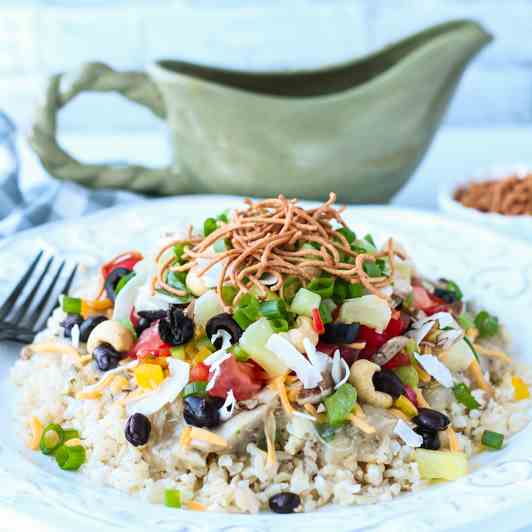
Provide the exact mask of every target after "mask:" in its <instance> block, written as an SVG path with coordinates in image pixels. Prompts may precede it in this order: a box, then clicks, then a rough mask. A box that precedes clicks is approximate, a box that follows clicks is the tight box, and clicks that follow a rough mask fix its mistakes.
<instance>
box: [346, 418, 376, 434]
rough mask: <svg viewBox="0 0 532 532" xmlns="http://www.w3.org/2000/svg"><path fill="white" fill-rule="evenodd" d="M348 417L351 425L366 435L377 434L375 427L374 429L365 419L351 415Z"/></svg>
mask: <svg viewBox="0 0 532 532" xmlns="http://www.w3.org/2000/svg"><path fill="white" fill-rule="evenodd" d="M348 417H349V420H350V421H351V423H353V425H355V427H357V428H358V429H360V430H361V431H362V432H364V433H365V434H375V432H376V431H375V427H372V426H371V425H370V424H369V423H368V422H367V421H366V420H365V419H364V418H362V417H359V416H355V415H354V414H350V415H349V416H348Z"/></svg>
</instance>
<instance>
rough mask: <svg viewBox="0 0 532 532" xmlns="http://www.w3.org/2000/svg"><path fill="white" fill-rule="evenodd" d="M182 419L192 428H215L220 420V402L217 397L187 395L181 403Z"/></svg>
mask: <svg viewBox="0 0 532 532" xmlns="http://www.w3.org/2000/svg"><path fill="white" fill-rule="evenodd" d="M183 403H184V406H183V417H184V418H185V421H186V422H187V423H188V424H189V425H192V426H193V427H207V428H213V427H217V426H218V425H219V424H220V422H221V420H220V412H219V410H218V409H219V408H220V406H221V405H220V401H219V400H218V398H217V397H209V396H207V397H198V396H195V395H189V396H188V397H186V398H185V399H184V401H183Z"/></svg>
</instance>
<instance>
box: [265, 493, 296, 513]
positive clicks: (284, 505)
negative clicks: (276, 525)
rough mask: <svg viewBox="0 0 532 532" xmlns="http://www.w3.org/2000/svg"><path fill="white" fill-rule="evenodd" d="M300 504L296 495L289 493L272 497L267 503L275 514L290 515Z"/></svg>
mask: <svg viewBox="0 0 532 532" xmlns="http://www.w3.org/2000/svg"><path fill="white" fill-rule="evenodd" d="M300 504H301V499H300V497H299V495H297V494H296V493H290V492H289V491H287V492H284V493H277V494H276V495H272V496H271V497H270V500H269V501H268V505H269V506H270V510H271V511H272V512H275V513H276V514H291V513H294V510H295V509H296V508H297V507H298V506H299V505H300Z"/></svg>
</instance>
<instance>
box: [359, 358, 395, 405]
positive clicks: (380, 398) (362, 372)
mask: <svg viewBox="0 0 532 532" xmlns="http://www.w3.org/2000/svg"><path fill="white" fill-rule="evenodd" d="M380 370H381V368H380V366H379V365H377V364H375V363H374V362H371V361H369V360H365V359H360V360H357V361H356V362H355V363H354V364H353V365H352V366H351V372H350V375H349V382H350V383H351V384H352V385H353V386H354V387H355V388H356V390H357V393H358V397H359V398H360V399H361V400H362V401H364V402H365V403H369V404H370V405H373V406H377V407H380V408H390V407H391V406H392V404H393V398H392V396H391V395H389V394H387V393H384V392H378V391H377V390H375V386H373V375H374V374H375V373H376V372H377V371H380Z"/></svg>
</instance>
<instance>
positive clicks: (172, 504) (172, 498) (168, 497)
mask: <svg viewBox="0 0 532 532" xmlns="http://www.w3.org/2000/svg"><path fill="white" fill-rule="evenodd" d="M164 505H165V506H168V508H181V492H180V491H179V490H170V489H167V490H164Z"/></svg>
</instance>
